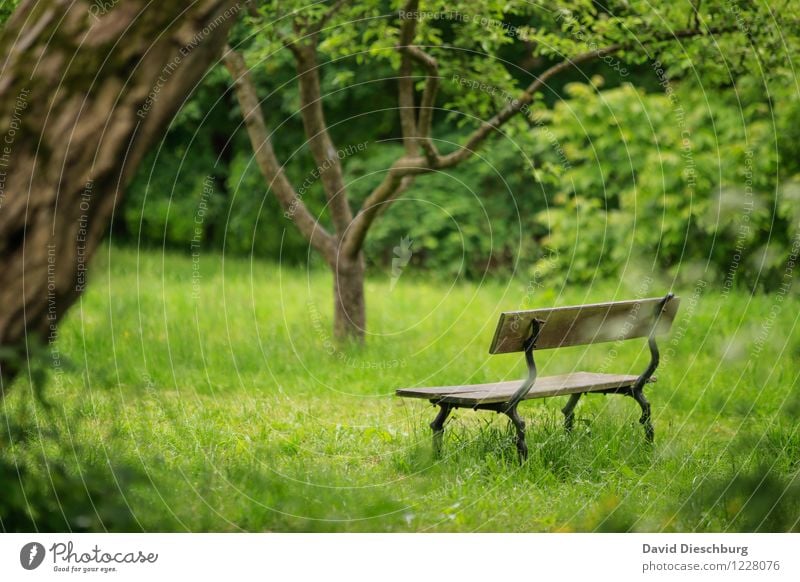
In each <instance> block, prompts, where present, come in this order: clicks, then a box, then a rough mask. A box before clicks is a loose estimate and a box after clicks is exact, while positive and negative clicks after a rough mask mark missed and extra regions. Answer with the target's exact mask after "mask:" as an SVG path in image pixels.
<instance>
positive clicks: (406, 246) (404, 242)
mask: <svg viewBox="0 0 800 582" xmlns="http://www.w3.org/2000/svg"><path fill="white" fill-rule="evenodd" d="M413 243H414V241H413V240H411V239H410V238H409V237H407V236H404V237H403V238H401V239H400V245H399V246H396V247H394V249H393V250H394V258H392V279H391V282H390V283H389V291H390V292H391V291H394V287H395V285H397V280H398V279H399V278H400V275H402V274H403V269H405V268H406V265H408V262H409V261H410V260H411V255H413V254H414V252H413V251H412V250H411V245H412V244H413Z"/></svg>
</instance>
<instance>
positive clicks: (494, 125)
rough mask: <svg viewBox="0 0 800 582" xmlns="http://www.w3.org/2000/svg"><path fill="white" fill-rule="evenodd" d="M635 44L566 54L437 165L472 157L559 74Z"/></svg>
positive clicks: (681, 34)
mask: <svg viewBox="0 0 800 582" xmlns="http://www.w3.org/2000/svg"><path fill="white" fill-rule="evenodd" d="M734 30H736V28H735V27H730V28H720V29H709V30H707V31H703V30H699V29H687V30H679V31H676V32H671V33H666V34H664V35H662V36H657V37H654V38H651V39H649V40H645V41H643V42H639V43H638V44H639V45H640V46H644V45H647V44H652V43H657V42H668V41H672V40H679V39H682V38H692V37H695V36H703V35H706V34H721V33H725V32H732V31H734ZM631 46H633V43H616V44H612V45H609V46H607V47H603V48H600V49H596V50H592V51H588V52H585V53H582V54H579V55H577V56H575V57H572V58H567V59H565V60H563V61H561V62H560V63H557V64H555V65H553V66H552V67H550V68H549V69H547V70H545V71H544V72H543V73H542V74H541V75H539V76H538V77H537V78H536V79H535V80H534V81H533V82H532V83H531V84H530V85H529V86H528V88H527V89H525V90H524V91H523V92H522V94H521V95H520V96H519V98H518V99H515V100H514V101H511V102H510V103H508V104H506V106H505V107H503V109H501V110H500V111H499V112H498V113H497V114H496V115H494V116H493V117H492V118H491V119H489V120H488V121H484V122H483V123H482V124H481V125H480V127H478V129H476V130H475V131H474V132H473V133H472V134H471V135H470V136H469V137H468V138H467V141H466V142H465V143H464V145H463V146H462V147H461V148H459V149H458V150H456V151H454V152H453V153H450V154H448V155H446V156H444V157H440V158H438V159H437V160H436V164H435V167H436V168H451V167H453V166H455V165H457V164H459V163H461V162H463V161H464V160H466V159H467V158H469V157H471V156H472V154H473V153H474V152H475V149H476V148H477V147H478V146H479V145H480V144H481V142H483V141H484V140H485V139H486V138H487V137H488V136H489V135H490V134H491V133H492V132H493V131H494V130H495V129H498V128H499V127H500V126H502V125H503V124H504V123H506V122H507V121H508V120H509V119H511V118H512V117H514V115H516V114H517V113H519V111H521V110H522V109H523V108H524V107H525V106H527V105H529V104H530V102H531V101H533V97H534V95H535V94H536V93H537V92H538V91H539V90H541V89H542V88H543V87H544V86H545V84H546V83H547V82H548V81H549V80H550V79H552V78H553V77H555V76H556V75H558V74H559V73H562V72H564V71H566V70H568V69H570V68H572V67H575V66H578V65H582V64H584V63H587V62H590V61H594V60H596V59H600V58H603V57H605V56H607V55H610V54H613V53H615V52H618V51H620V50H623V49H626V48H630V47H631Z"/></svg>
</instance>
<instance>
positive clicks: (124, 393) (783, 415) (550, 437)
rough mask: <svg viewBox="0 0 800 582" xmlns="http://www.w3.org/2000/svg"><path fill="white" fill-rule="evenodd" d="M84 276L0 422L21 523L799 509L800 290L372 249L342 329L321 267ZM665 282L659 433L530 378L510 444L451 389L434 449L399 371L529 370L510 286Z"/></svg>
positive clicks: (640, 362)
mask: <svg viewBox="0 0 800 582" xmlns="http://www.w3.org/2000/svg"><path fill="white" fill-rule="evenodd" d="M89 277H90V285H89V287H88V290H87V293H86V294H85V295H84V296H83V297H82V298H81V299H80V301H79V303H78V304H77V305H76V306H75V307H74V308H73V309H72V311H71V312H70V313H69V314H68V316H67V317H66V320H65V321H64V323H63V325H61V327H60V330H59V339H58V341H57V343H56V344H55V345H54V346H53V347H43V348H41V350H42V357H41V361H43V362H45V364H44V365H43V366H42V369H33V370H31V373H30V374H28V375H27V377H23V378H21V379H19V380H18V381H17V383H16V384H15V385H14V387H13V389H12V390H11V391H10V393H9V395H8V396H7V398H6V399H5V402H4V403H3V405H2V406H3V414H4V416H3V419H4V424H5V425H6V427H8V430H7V431H5V432H7V433H8V434H7V435H6V437H8V436H9V435H11V442H10V443H8V444H7V446H5V447H3V449H2V452H0V459H2V460H3V461H4V462H5V463H6V466H13V467H15V468H16V469H17V470H18V471H17V473H16V474H15V475H13V476H12V477H13V478H11V477H8V476H7V479H6V480H5V483H6V484H5V487H6V491H11V490H12V489H14V487H16V489H14V491H17V493H13V494H14V495H21V496H22V497H21V499H24V503H25V504H27V505H28V507H29V509H28V513H29V517H30V518H32V522H31V523H32V524H33V525H32V527H34V528H37V529H41V530H47V529H57V528H62V529H69V530H73V531H78V530H101V531H102V530H104V529H108V530H112V531H115V530H127V529H133V530H145V531H241V530H246V531H281V532H283V531H370V532H383V531H393V532H403V531H415V532H427V531H438V532H449V531H456V532H472V531H482V532H488V531H493V532H494V531H502V532H519V531H715V532H716V531H787V530H795V531H796V530H798V529H800V524H799V521H800V485H799V484H798V468H799V467H800V465H799V464H798V463H800V432H799V431H800V429H799V428H798V426H799V425H798V423H797V418H798V413H800V397H798V370H799V368H798V366H797V361H798V356H799V355H800V329H799V328H798V325H797V318H798V313H800V300H798V297H797V295H796V294H792V293H783V294H781V293H775V294H771V295H767V294H755V295H751V294H750V293H749V292H747V291H746V290H742V289H737V288H734V289H732V290H728V289H726V288H723V287H722V286H720V285H716V284H713V283H710V282H706V281H705V280H703V279H702V278H695V279H691V280H687V281H682V282H671V281H669V280H663V281H660V280H651V279H642V278H641V277H637V276H633V275H632V276H630V277H627V276H626V277H622V278H621V279H620V280H617V281H604V282H598V283H596V284H591V285H585V286H577V285H576V286H566V287H565V288H563V289H559V288H557V287H552V286H544V285H539V284H538V283H535V282H534V283H533V284H529V283H528V282H527V281H523V280H517V279H512V280H508V281H501V280H492V281H484V282H464V281H458V282H455V283H451V282H448V281H445V280H441V281H432V280H431V279H430V278H427V277H425V276H424V275H420V274H415V273H414V272H413V270H412V269H409V270H408V272H405V273H403V274H402V276H401V277H400V279H398V280H397V281H396V282H395V284H394V286H392V281H391V279H390V277H389V275H388V274H386V273H380V272H375V273H373V275H372V277H371V278H370V280H369V281H368V284H367V297H368V321H369V336H368V338H367V342H366V345H365V346H363V347H362V346H357V345H337V344H336V343H335V342H333V340H332V338H331V329H330V327H331V326H330V322H331V307H332V305H331V303H332V301H331V299H332V290H331V287H332V285H331V280H330V275H329V274H328V273H327V272H326V271H325V270H324V269H316V268H315V269H302V268H298V267H285V266H281V265H279V264H276V263H269V262H261V261H255V260H254V261H250V260H247V259H231V258H227V257H223V255H221V254H214V253H202V254H200V255H199V256H197V257H194V258H193V257H189V256H184V255H180V254H163V253H161V252H141V253H138V252H136V251H135V250H126V249H119V248H116V247H113V246H112V247H104V248H103V249H102V251H101V252H100V254H99V256H98V257H96V259H95V260H94V262H93V263H92V265H91V267H90V272H89ZM670 287H671V288H672V289H673V290H674V291H675V292H676V294H678V295H680V296H681V297H682V305H681V308H680V311H679V313H678V318H677V320H676V322H675V326H674V328H673V331H672V334H671V335H670V336H669V337H666V338H664V340H663V341H662V343H661V345H662V351H663V354H664V357H663V360H662V365H661V367H660V368H659V370H658V372H657V376H658V382H657V383H656V384H655V385H652V386H651V387H650V388H649V390H648V397H649V399H650V401H651V403H652V405H653V412H654V422H655V427H656V441H655V444H654V445H653V446H648V445H647V444H646V443H645V442H644V439H643V433H642V428H641V426H640V425H639V424H638V422H637V420H638V416H639V408H638V406H637V405H636V404H635V403H634V402H633V401H632V400H631V399H628V398H623V397H619V396H600V395H594V396H589V397H586V398H584V399H582V401H581V402H580V404H579V406H578V408H577V411H576V414H577V421H576V427H575V430H574V431H573V433H572V434H570V435H567V434H565V433H564V431H563V429H562V426H561V422H562V416H561V413H560V411H559V409H560V407H561V406H563V404H564V400H565V398H551V399H546V400H537V401H530V402H527V403H524V404H523V405H522V406H521V408H520V410H521V413H522V415H523V418H524V419H525V421H526V422H527V424H528V445H529V448H530V458H529V460H528V462H527V463H525V464H524V465H520V464H519V463H518V462H517V459H516V455H515V450H514V447H513V444H512V431H511V429H510V427H509V424H508V421H507V419H506V418H505V417H504V416H502V415H495V414H492V413H489V412H479V413H475V412H472V411H464V410H461V411H457V412H456V413H455V414H454V415H453V416H452V417H451V420H450V421H449V423H448V425H447V427H446V431H445V443H444V454H443V456H442V457H441V458H439V459H437V458H434V456H433V455H432V451H431V442H430V436H431V435H430V429H429V428H428V423H429V422H430V421H431V420H432V419H433V417H434V415H435V412H436V409H435V408H434V407H432V406H431V405H430V404H429V403H427V402H425V401H418V400H409V399H398V398H395V397H394V396H393V391H394V390H395V389H396V388H398V387H402V386H430V385H442V384H461V383H479V382H490V381H498V380H510V379H516V378H523V377H524V375H525V366H524V362H523V358H522V357H520V354H517V355H502V356H490V355H489V354H488V346H489V343H490V341H491V338H492V333H493V331H494V326H495V323H496V321H497V317H498V315H499V313H500V312H502V311H504V310H513V309H520V308H533V307H550V306H554V305H569V304H581V303H587V302H593V301H608V300H621V299H629V298H634V297H636V296H637V295H641V296H658V295H662V294H664V293H665V292H666V291H667V290H669V288H670ZM612 349H616V353H612V352H611V351H610V350H612ZM648 357H649V353H648V351H647V348H646V343H645V342H644V341H638V340H634V341H629V342H626V343H625V345H624V346H621V347H619V346H612V345H609V344H601V345H595V346H588V347H586V346H584V347H574V348H565V349H560V350H551V351H546V352H541V353H540V354H539V355H538V360H537V361H538V364H539V366H540V370H541V372H542V374H556V373H565V372H569V371H572V370H598V369H599V368H600V367H601V366H609V371H613V372H619V373H639V372H640V371H641V370H642V369H643V368H644V367H645V365H646V363H647V361H648ZM45 372H46V374H45ZM12 425H13V427H12ZM14 435H16V436H14ZM9 483H10V484H11V486H12V487H11V489H9V488H8V487H9V485H8V484H9ZM20 484H21V486H20ZM8 495H12V493H9V494H8ZM7 500H8V497H7ZM0 505H1V504H0ZM0 515H2V513H1V512H0ZM2 518H3V520H4V521H3V528H4V529H13V528H15V527H21V526H19V525H18V524H19V523H22V522H21V521H19V519H21V518H20V517H19V516H18V517H17V518H15V519H17V520H18V521H13V519H12V518H11V517H9V515H8V514H6V515H4V516H2Z"/></svg>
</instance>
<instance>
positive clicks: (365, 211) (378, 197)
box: [341, 156, 431, 258]
mask: <svg viewBox="0 0 800 582" xmlns="http://www.w3.org/2000/svg"><path fill="white" fill-rule="evenodd" d="M430 171H431V167H430V166H429V165H428V163H427V160H426V159H425V158H424V157H422V156H413V157H412V156H404V157H402V158H400V159H399V160H397V161H396V162H395V163H394V164H392V167H391V168H389V171H388V172H387V173H386V176H385V177H384V178H383V180H382V181H381V183H380V184H378V186H377V187H376V188H375V189H374V190H373V191H372V192H371V193H370V195H369V196H367V199H366V200H364V203H363V204H362V205H361V210H359V212H358V214H357V215H356V217H355V218H354V219H353V221H352V222H351V223H350V228H348V230H347V233H346V234H345V237H344V240H343V241H342V243H341V249H342V251H341V252H342V253H343V254H344V255H345V256H347V257H350V258H352V257H355V256H356V255H358V253H359V252H360V251H361V247H362V246H363V244H364V240H366V238H367V231H369V228H370V226H372V223H373V222H374V221H375V219H376V218H377V217H378V215H379V214H381V213H382V212H383V211H384V210H385V209H386V207H387V206H388V205H389V204H390V203H391V202H392V201H394V200H396V199H397V197H398V196H400V194H402V193H403V191H405V190H406V189H407V188H408V187H409V186H410V185H411V184H412V183H413V181H414V177H415V176H418V175H420V174H425V173H428V172H430Z"/></svg>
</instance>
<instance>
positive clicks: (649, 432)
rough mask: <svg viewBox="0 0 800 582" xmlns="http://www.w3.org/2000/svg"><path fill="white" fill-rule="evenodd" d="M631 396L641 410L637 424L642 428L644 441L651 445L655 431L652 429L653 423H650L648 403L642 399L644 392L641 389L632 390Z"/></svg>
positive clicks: (645, 399)
mask: <svg viewBox="0 0 800 582" xmlns="http://www.w3.org/2000/svg"><path fill="white" fill-rule="evenodd" d="M631 396H633V399H634V400H636V402H638V403H639V406H641V408H642V416H641V418H639V423H640V424H641V425H642V426H644V437H645V439H646V440H647V442H648V443H652V442H653V438H654V437H655V429H653V423H652V422H651V421H650V403H649V402H648V401H647V398H645V397H644V390H642V389H641V388H639V389H636V390H634V391H633V392H632V393H631Z"/></svg>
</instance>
